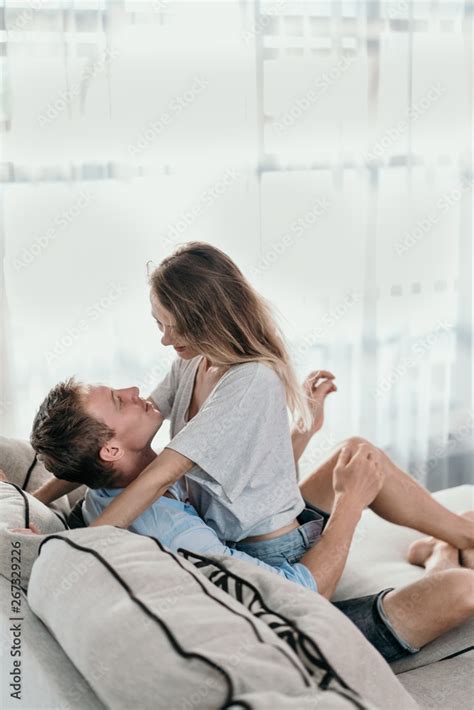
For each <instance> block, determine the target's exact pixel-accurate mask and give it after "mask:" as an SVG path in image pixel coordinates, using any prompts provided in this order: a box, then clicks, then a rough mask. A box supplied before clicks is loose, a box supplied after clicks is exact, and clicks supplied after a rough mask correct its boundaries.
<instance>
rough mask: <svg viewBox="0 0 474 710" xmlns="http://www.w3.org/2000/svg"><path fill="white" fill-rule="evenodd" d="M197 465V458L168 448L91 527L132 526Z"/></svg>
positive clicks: (115, 499)
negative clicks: (194, 459)
mask: <svg viewBox="0 0 474 710" xmlns="http://www.w3.org/2000/svg"><path fill="white" fill-rule="evenodd" d="M193 466H194V462H193V461H191V460H190V459H188V458H186V457H185V456H182V455H181V454H178V453H177V452H176V451H172V449H164V450H163V451H162V452H161V454H159V455H158V456H157V457H156V459H155V460H154V461H153V462H152V463H151V464H149V465H148V466H147V467H146V468H145V469H144V470H143V471H142V472H141V474H140V475H139V476H138V477H137V478H136V479H135V480H134V481H132V483H129V484H128V486H127V487H126V489H125V490H124V491H123V492H122V493H120V495H118V496H117V497H116V498H114V500H113V501H112V502H111V503H110V504H109V505H108V506H107V508H106V509H105V510H104V512H103V513H102V514H101V515H99V517H98V518H96V520H94V522H93V523H91V525H90V526H89V527H96V526H98V525H115V526H117V527H120V528H128V527H129V526H130V525H131V524H132V523H133V521H134V520H136V519H137V518H138V516H139V515H141V514H142V513H143V511H145V510H146V509H147V508H149V507H150V506H151V505H152V504H153V503H154V502H155V500H158V498H160V497H161V496H162V495H163V493H165V492H166V491H167V490H168V488H169V487H170V486H171V485H172V484H173V483H176V481H178V480H179V479H180V478H182V477H183V476H184V474H185V473H186V471H189V470H190V469H191V468H192V467H193Z"/></svg>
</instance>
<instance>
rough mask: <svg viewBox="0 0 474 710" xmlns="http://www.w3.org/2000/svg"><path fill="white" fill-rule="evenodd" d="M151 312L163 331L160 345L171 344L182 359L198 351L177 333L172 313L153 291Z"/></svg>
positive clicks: (191, 356)
mask: <svg viewBox="0 0 474 710" xmlns="http://www.w3.org/2000/svg"><path fill="white" fill-rule="evenodd" d="M150 302H151V314H152V316H153V318H154V319H155V321H156V324H157V326H158V328H159V329H160V330H161V332H162V333H163V337H162V338H161V343H162V345H172V346H173V347H174V349H175V350H176V352H177V354H178V355H179V357H181V358H183V360H191V359H192V358H193V357H196V355H199V353H198V352H196V351H195V350H193V349H192V348H191V347H190V346H189V345H188V344H187V343H186V340H185V339H184V338H183V336H181V335H179V333H177V329H176V323H175V322H174V319H173V316H172V314H171V313H170V312H169V311H167V310H166V308H164V307H163V306H162V305H161V303H160V302H159V300H158V299H157V297H156V296H155V295H154V293H151V294H150Z"/></svg>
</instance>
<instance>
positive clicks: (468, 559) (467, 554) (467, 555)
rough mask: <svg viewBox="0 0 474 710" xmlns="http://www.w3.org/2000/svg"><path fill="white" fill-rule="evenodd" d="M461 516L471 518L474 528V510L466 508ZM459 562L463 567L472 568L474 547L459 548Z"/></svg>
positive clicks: (473, 565)
mask: <svg viewBox="0 0 474 710" xmlns="http://www.w3.org/2000/svg"><path fill="white" fill-rule="evenodd" d="M462 517H463V518H467V519H468V520H472V525H473V528H474V510H468V511H467V512H466V513H463V514H462ZM461 564H462V566H463V567H468V568H469V569H474V547H470V548H469V549H468V550H461Z"/></svg>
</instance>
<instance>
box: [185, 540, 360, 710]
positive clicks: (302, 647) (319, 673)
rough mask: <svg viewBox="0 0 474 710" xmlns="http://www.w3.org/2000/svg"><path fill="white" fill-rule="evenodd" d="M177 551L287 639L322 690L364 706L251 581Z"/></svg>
mask: <svg viewBox="0 0 474 710" xmlns="http://www.w3.org/2000/svg"><path fill="white" fill-rule="evenodd" d="M178 552H179V553H180V554H181V555H182V556H183V557H184V558H185V559H187V560H188V561H189V562H192V563H193V564H194V565H195V566H196V567H197V568H198V569H199V570H200V571H201V572H203V573H204V574H205V575H206V577H207V578H208V579H209V581H211V582H212V583H213V584H215V585H216V587H219V588H220V589H222V590H223V591H225V592H227V594H230V596H232V597H234V599H236V600H237V601H238V602H240V603H241V604H243V605H244V606H245V607H246V609H248V610H249V611H250V613H251V614H253V615H254V616H256V617H258V618H259V619H261V620H262V621H263V622H264V623H266V624H267V625H268V626H269V627H270V628H271V629H272V631H273V632H274V633H275V634H277V636H279V638H281V639H282V640H283V641H285V642H286V643H287V644H288V645H289V646H290V647H291V649H292V650H293V651H294V653H295V654H296V655H297V657H298V658H299V660H300V661H301V662H302V664H303V665H304V667H305V668H306V670H307V671H308V673H309V674H310V675H311V676H313V677H314V678H315V680H316V682H317V683H318V686H319V687H320V688H321V689H322V690H332V691H334V692H337V693H339V694H341V695H344V696H345V697H346V698H347V699H349V700H352V702H353V704H354V705H355V706H356V707H358V708H364V707H365V706H364V705H363V704H362V701H361V698H360V695H359V693H357V691H355V690H353V689H352V688H350V687H349V685H348V684H347V683H346V682H345V681H344V680H343V678H341V676H340V675H339V674H338V672H337V671H336V670H335V668H333V667H332V666H331V664H330V663H329V661H328V659H327V658H326V657H325V656H324V654H323V652H322V651H321V649H320V648H319V647H318V645H317V644H316V642H315V641H314V639H312V638H311V637H310V636H308V634H306V633H305V632H304V631H301V629H299V628H298V627H297V626H296V624H295V623H294V622H293V621H292V620H291V619H287V618H285V617H284V616H283V615H282V614H280V613H278V612H275V611H273V610H272V609H270V608H269V607H268V606H267V605H266V604H265V602H264V600H263V598H262V595H261V593H260V592H259V590H258V589H257V588H256V587H254V585H253V584H252V583H251V582H249V581H248V580H247V579H244V578H243V577H239V576H238V575H236V574H235V573H234V572H230V571H229V570H228V569H227V568H226V567H225V565H223V564H222V563H221V562H217V560H211V559H209V558H207V557H204V556H203V555H198V554H196V553H194V552H189V550H183V549H179V550H178Z"/></svg>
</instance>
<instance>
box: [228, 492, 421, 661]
mask: <svg viewBox="0 0 474 710" xmlns="http://www.w3.org/2000/svg"><path fill="white" fill-rule="evenodd" d="M306 506H307V507H306V508H305V509H304V510H303V512H302V513H301V514H300V515H299V516H298V522H299V523H300V527H299V528H295V529H294V530H290V532H288V533H286V534H285V535H281V536H280V537H277V538H273V539H271V540H262V541H260V542H238V543H234V544H233V546H235V547H236V548H237V549H238V550H242V552H246V553H247V554H249V555H252V556H253V557H257V558H258V559H259V560H263V562H266V563H267V564H269V565H273V566H278V565H280V564H281V563H282V562H289V563H290V564H294V563H295V562H299V560H300V559H301V557H303V555H304V554H305V552H306V551H307V550H308V549H309V548H310V547H311V546H312V545H314V544H315V543H317V541H318V538H319V537H320V535H321V533H322V531H323V529H324V526H325V524H326V522H327V520H328V518H329V515H328V514H327V513H326V512H325V511H322V510H320V509H319V508H315V506H310V505H309V504H308V503H307V504H306ZM228 544H229V543H228ZM390 591H392V588H390V589H384V590H382V591H381V592H379V593H378V594H371V595H370V596H367V597H358V598H355V599H347V600H345V601H342V602H332V603H333V604H334V606H335V607H337V608H338V609H339V610H340V611H342V613H343V614H345V615H346V616H347V617H348V618H349V619H350V620H351V621H352V623H353V624H355V625H356V626H357V628H358V629H359V631H361V632H362V633H363V634H364V636H365V637H366V638H367V639H368V641H370V643H371V644H372V645H373V646H375V648H376V649H377V651H378V652H379V653H380V654H381V655H382V656H383V657H384V658H385V660H386V661H389V662H390V661H395V660H397V659H398V658H402V657H403V656H406V655H408V654H409V653H417V651H418V650H419V649H417V648H414V647H412V646H410V644H408V643H407V642H406V641H404V640H403V639H402V638H401V637H400V636H399V634H397V632H396V631H395V629H394V628H393V626H392V624H391V623H390V620H389V619H388V617H387V615H386V613H385V611H384V608H383V598H384V596H385V595H386V594H388V592H390Z"/></svg>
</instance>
